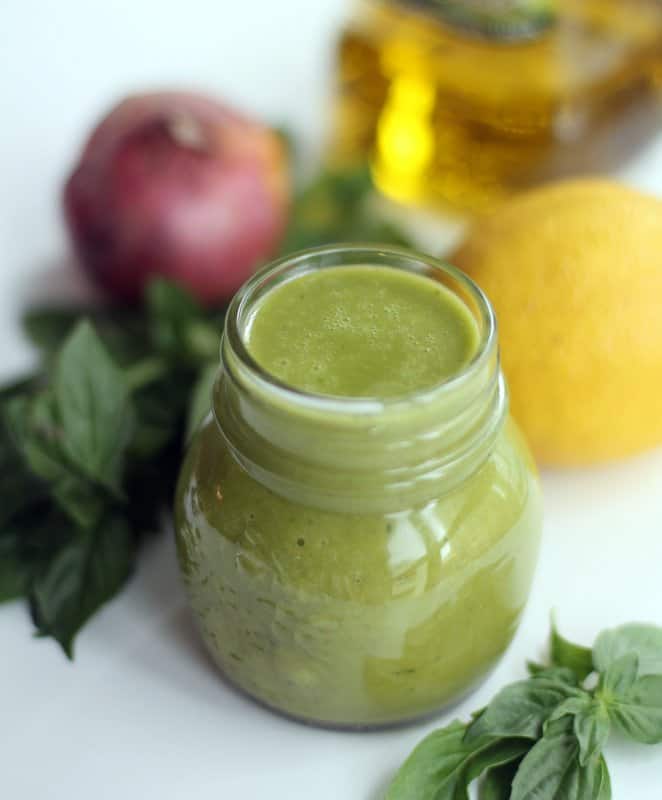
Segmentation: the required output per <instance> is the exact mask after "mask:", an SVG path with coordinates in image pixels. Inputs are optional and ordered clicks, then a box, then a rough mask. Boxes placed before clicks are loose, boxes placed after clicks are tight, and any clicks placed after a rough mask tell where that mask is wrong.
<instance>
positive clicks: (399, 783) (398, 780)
mask: <svg viewBox="0 0 662 800" xmlns="http://www.w3.org/2000/svg"><path fill="white" fill-rule="evenodd" d="M465 732H466V726H465V725H462V723H460V722H453V723H451V724H450V725H449V726H447V727H446V728H442V729H441V730H438V731H434V733H431V734H430V735H429V736H427V737H426V738H425V739H423V741H422V742H421V743H420V744H419V745H418V746H417V747H416V748H415V749H414V751H413V752H412V753H411V755H410V756H409V758H408V759H407V760H406V761H405V763H404V764H403V765H402V767H401V768H400V769H399V770H398V773H397V774H396V776H395V778H394V779H393V781H392V783H391V785H390V786H389V789H388V792H387V795H386V800H465V798H467V797H468V795H467V786H468V785H469V784H470V783H471V782H472V781H473V780H474V779H476V778H478V777H479V776H480V775H482V773H483V772H485V770H487V769H489V768H490V767H495V766H501V765H502V764H506V763H509V762H511V761H514V760H516V759H518V758H520V757H521V756H522V755H523V754H524V753H525V752H526V750H527V749H528V747H529V743H528V742H527V741H523V740H516V739H512V740H508V741H494V740H493V739H483V740H481V741H479V742H475V743H473V744H469V743H467V742H466V741H465V738H464V735H465Z"/></svg>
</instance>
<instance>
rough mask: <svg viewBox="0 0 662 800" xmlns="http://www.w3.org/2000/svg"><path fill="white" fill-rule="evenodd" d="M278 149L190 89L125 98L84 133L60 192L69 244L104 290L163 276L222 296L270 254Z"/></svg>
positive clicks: (121, 291) (280, 192) (275, 228)
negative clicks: (79, 153)
mask: <svg viewBox="0 0 662 800" xmlns="http://www.w3.org/2000/svg"><path fill="white" fill-rule="evenodd" d="M288 201H289V177H288V170H287V162H286V156H285V149H284V146H283V144H282V142H281V140H280V138H279V137H278V136H277V135H276V134H275V133H274V132H273V131H271V130H269V129H268V128H266V127H264V126H263V125H260V124H258V123H256V122H254V121H251V120H248V119H246V118H245V117H243V116H241V115H240V114H238V113H236V112H234V111H232V110H230V109H228V108H226V107H224V106H222V105H220V104H219V103H217V102H215V101H213V100H211V99H208V98H206V97H202V96H200V95H194V94H185V93H177V92H163V93H158V94H145V95H137V96H134V97H129V98H127V99H126V100H124V101H123V102H122V103H120V104H119V105H118V106H116V107H115V108H114V109H113V110H112V111H111V112H110V114H108V116H106V117H105V119H103V120H102V121H101V123H100V124H99V125H98V126H97V128H96V129H95V130H94V131H93V133H92V135H91V137H90V139H89V141H88V142H87V145H86V146H85V148H84V150H83V153H82V156H81V159H80V162H79V163H78V165H77V166H76V168H75V170H74V171H73V173H72V175H71V176H70V178H69V180H68V181H67V184H66V186H65V190H64V208H65V214H66V219H67V223H68V225H69V229H70V232H71V236H72V239H73V243H74V247H75V250H76V253H77V255H78V257H79V259H80V261H81V264H82V265H83V267H84V268H85V269H86V270H87V272H88V273H89V275H90V276H91V277H92V278H93V279H94V280H95V281H96V282H97V283H98V284H100V285H101V286H102V287H103V288H105V289H106V290H107V291H108V292H110V293H111V294H112V295H113V296H115V297H118V298H121V299H123V300H128V301H137V300H138V299H139V298H140V296H141V293H142V290H143V288H144V286H145V283H146V282H147V280H148V279H149V278H150V277H152V276H155V275H159V276H162V277H165V278H168V279H170V280H174V281H176V282H178V283H180V284H182V285H183V286H185V287H186V288H188V289H189V290H190V291H192V292H193V293H194V294H195V295H197V297H198V298H200V299H201V300H202V301H203V302H206V303H214V302H218V301H223V300H227V299H228V298H230V297H231V296H232V294H233V293H234V292H235V290H236V289H237V288H238V287H239V286H240V285H241V284H242V283H243V282H244V281H245V280H246V278H247V277H248V276H249V275H250V273H251V272H252V271H253V270H254V269H255V268H256V267H257V266H258V265H259V264H260V263H262V262H264V261H265V260H267V259H268V258H269V257H270V256H272V255H273V254H274V251H275V250H276V248H277V246H278V244H279V242H280V239H281V237H282V234H283V231H284V228H285V224H286V221H287V210H288Z"/></svg>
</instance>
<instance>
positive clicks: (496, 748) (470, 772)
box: [465, 739, 531, 786]
mask: <svg viewBox="0 0 662 800" xmlns="http://www.w3.org/2000/svg"><path fill="white" fill-rule="evenodd" d="M530 747H531V742H530V741H528V740H527V739H500V740H497V741H495V742H492V743H491V744H489V743H488V744H486V745H485V746H484V747H481V748H480V749H479V750H478V751H477V752H476V753H475V755H472V756H470V759H469V762H468V764H467V767H466V770H465V782H466V785H467V786H468V785H469V784H470V783H471V782H472V781H474V780H475V779H476V778H480V776H481V775H482V774H483V773H484V772H485V771H486V770H488V769H491V768H493V767H502V766H504V765H505V764H512V762H513V761H518V760H519V759H520V758H521V757H522V756H523V755H524V754H525V753H527V752H528V750H529V748H530Z"/></svg>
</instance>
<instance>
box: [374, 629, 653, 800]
mask: <svg viewBox="0 0 662 800" xmlns="http://www.w3.org/2000/svg"><path fill="white" fill-rule="evenodd" d="M550 652H551V661H552V665H551V666H545V665H540V664H529V665H528V668H529V673H530V677H529V678H528V680H523V681H518V682H516V683H513V684H511V685H510V686H506V687H505V688H504V689H502V690H501V691H500V692H499V693H498V694H497V695H496V696H495V697H494V699H493V700H492V701H491V702H490V703H489V704H488V705H487V707H486V708H484V709H483V710H482V711H480V712H479V713H478V714H475V715H474V718H473V720H472V721H471V722H470V723H468V724H466V725H464V724H463V723H461V722H458V721H456V722H453V723H451V724H450V725H449V726H448V727H446V728H443V729H442V730H440V731H435V732H434V733H431V734H430V735H429V736H428V737H427V738H426V739H424V740H423V742H421V744H420V745H419V746H418V747H417V748H416V749H415V750H414V751H413V753H412V754H411V755H410V757H409V758H408V759H407V761H405V763H404V764H403V765H402V767H401V768H400V770H399V772H398V773H397V775H396V776H395V778H394V780H393V782H392V784H391V786H390V788H389V791H388V794H387V800H466V798H468V797H469V794H468V789H469V786H470V785H471V784H472V782H473V781H479V783H478V796H479V798H480V800H532V799H533V798H535V800H611V779H610V776H609V770H608V768H607V763H606V761H605V758H604V755H603V750H604V747H605V745H606V743H607V740H608V738H609V735H610V733H611V731H612V729H614V728H615V729H617V730H618V731H620V732H621V733H622V734H624V735H625V736H628V737H629V738H631V739H633V740H634V741H636V742H641V743H643V744H660V743H662V662H661V661H660V659H661V658H662V629H660V628H656V627H654V626H651V625H624V626H622V627H620V628H615V629H613V630H609V631H605V632H604V633H602V634H600V636H598V638H597V640H596V643H595V646H594V648H593V649H590V648H585V647H582V646H580V645H575V644H573V643H571V642H569V641H567V640H566V639H564V638H563V637H561V635H560V634H559V633H558V631H557V630H556V629H555V628H553V630H552V636H551V646H550ZM594 674H595V677H594ZM589 675H590V676H591V679H589V680H587V679H588V678H589Z"/></svg>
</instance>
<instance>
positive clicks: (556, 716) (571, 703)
mask: <svg viewBox="0 0 662 800" xmlns="http://www.w3.org/2000/svg"><path fill="white" fill-rule="evenodd" d="M592 700H593V698H592V697H591V695H590V694H589V693H588V692H583V693H582V694H581V695H579V696H577V697H569V698H568V699H567V700H564V701H563V702H562V703H561V704H560V705H558V706H557V707H556V708H555V709H554V711H553V712H552V713H551V714H550V715H549V717H548V719H547V721H546V722H545V728H548V727H550V726H551V725H553V724H554V723H555V722H557V721H558V720H560V719H563V718H564V717H568V716H570V717H574V716H576V715H577V714H580V713H581V712H582V711H585V710H586V709H587V708H588V707H589V706H590V705H591V702H592Z"/></svg>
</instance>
